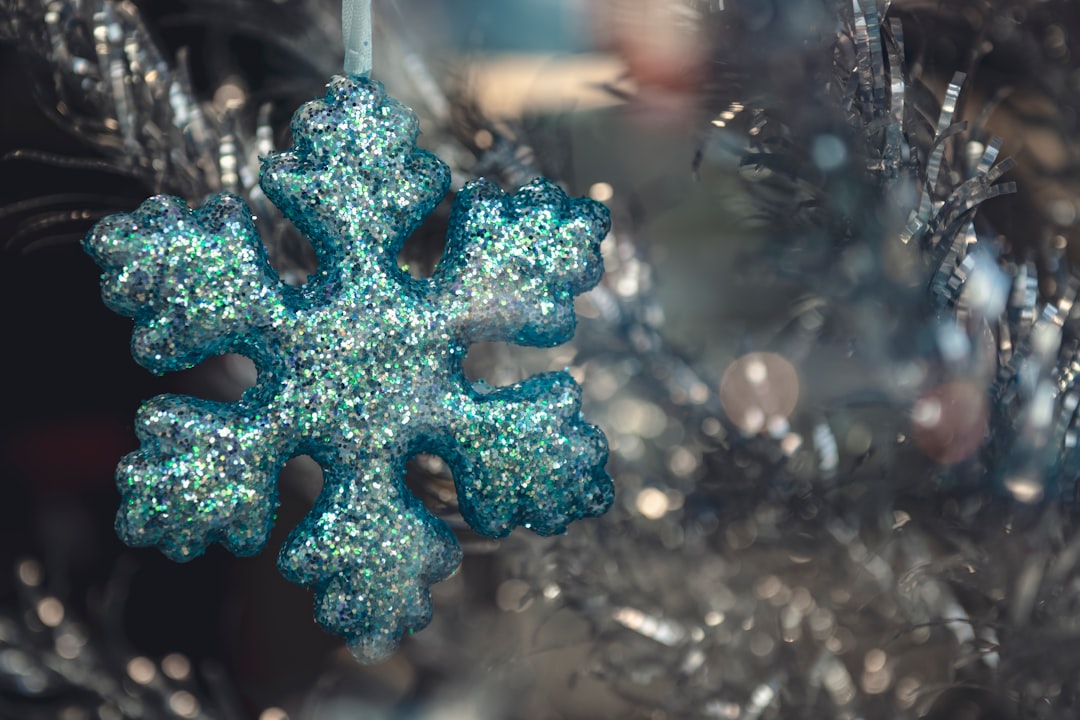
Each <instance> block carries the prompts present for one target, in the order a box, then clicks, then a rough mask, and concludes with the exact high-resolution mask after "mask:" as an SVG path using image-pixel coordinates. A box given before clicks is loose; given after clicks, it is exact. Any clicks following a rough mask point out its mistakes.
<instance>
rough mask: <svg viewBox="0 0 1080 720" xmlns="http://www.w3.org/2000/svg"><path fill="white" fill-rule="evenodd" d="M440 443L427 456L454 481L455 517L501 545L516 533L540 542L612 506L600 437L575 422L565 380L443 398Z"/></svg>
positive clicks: (573, 393)
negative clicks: (441, 463)
mask: <svg viewBox="0 0 1080 720" xmlns="http://www.w3.org/2000/svg"><path fill="white" fill-rule="evenodd" d="M444 416H445V417H446V418H448V420H447V427H446V429H445V431H446V435H443V436H441V437H447V436H449V437H452V438H453V441H452V442H450V443H447V442H445V441H443V442H438V443H436V444H435V445H434V447H433V448H432V451H433V452H436V453H438V454H440V455H442V456H443V457H444V458H445V459H446V461H447V462H448V464H449V465H450V468H451V470H452V472H453V474H454V481H455V484H456V486H457V493H458V503H459V505H460V507H461V514H462V517H464V518H465V521H466V522H467V523H468V524H469V526H470V527H472V528H473V529H474V530H476V531H477V532H479V533H481V534H482V535H487V536H489V537H503V536H505V535H508V534H509V533H510V531H511V530H512V529H513V528H515V527H517V526H519V525H522V526H524V527H527V528H530V529H532V530H534V531H535V532H537V533H539V534H541V535H553V534H556V533H561V532H564V531H565V530H566V526H567V525H569V524H570V522H571V521H572V520H576V519H579V518H583V517H594V516H597V515H600V514H602V513H603V512H604V511H606V510H607V508H608V507H609V506H610V505H611V501H612V499H613V490H612V485H611V478H610V477H609V476H608V474H607V472H606V471H605V470H604V464H605V463H606V462H607V457H608V448H607V441H606V439H605V438H604V435H603V433H601V432H600V430H599V429H597V428H596V427H594V426H592V425H589V424H587V423H585V421H584V419H583V418H582V415H581V388H580V387H579V386H578V384H577V383H576V382H574V380H573V378H571V377H570V375H569V374H567V373H564V372H558V373H546V374H544V375H537V376H534V377H531V378H529V379H527V380H525V381H523V382H520V383H518V384H516V385H512V386H510V387H505V388H499V389H497V390H492V391H490V392H486V393H480V392H475V391H474V392H471V393H469V395H468V396H466V398H464V399H463V398H461V397H457V396H453V395H447V396H446V397H445V407H444Z"/></svg>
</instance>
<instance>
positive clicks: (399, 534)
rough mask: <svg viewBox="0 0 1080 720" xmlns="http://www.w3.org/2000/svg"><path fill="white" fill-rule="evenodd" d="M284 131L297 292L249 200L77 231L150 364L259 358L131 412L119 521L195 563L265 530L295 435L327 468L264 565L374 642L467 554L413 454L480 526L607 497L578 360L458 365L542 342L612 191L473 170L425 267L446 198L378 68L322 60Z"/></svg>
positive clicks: (387, 645) (273, 168)
mask: <svg viewBox="0 0 1080 720" xmlns="http://www.w3.org/2000/svg"><path fill="white" fill-rule="evenodd" d="M292 133H293V139H294V146H293V148H292V149H291V150H289V151H287V152H282V153H278V154H273V155H271V156H270V157H268V158H267V159H266V160H265V161H264V163H263V167H262V187H263V190H264V191H265V192H266V195H267V196H268V197H269V198H270V199H271V200H272V201H273V202H274V204H275V205H277V206H278V207H279V208H280V209H281V210H282V211H283V213H284V214H285V216H286V217H287V218H289V219H290V220H292V221H293V222H294V223H295V224H296V225H297V227H298V228H299V229H300V230H301V232H303V233H304V234H305V235H306V236H307V237H308V238H309V239H310V240H311V242H312V245H313V246H314V248H315V251H316V254H317V256H318V259H319V271H318V273H317V274H316V275H313V276H312V277H311V278H309V282H308V283H307V284H306V285H304V286H302V287H300V288H293V287H289V286H287V285H285V284H284V283H282V282H281V280H280V279H279V278H278V277H277V275H276V274H275V273H274V271H273V270H272V269H271V267H270V265H269V262H268V260H267V257H266V253H265V250H264V248H263V245H262V243H261V242H260V240H259V237H258V233H257V232H256V230H255V226H254V224H253V219H252V217H251V212H250V210H249V209H248V207H247V205H246V204H245V203H244V202H243V201H242V200H241V199H239V198H237V197H235V196H231V195H228V194H222V195H216V196H214V197H212V198H210V199H209V200H208V201H207V203H206V204H205V205H204V206H203V207H201V208H200V209H198V210H196V211H192V210H190V209H189V208H188V207H187V205H186V204H185V203H184V202H183V201H182V200H179V199H176V198H170V197H163V196H159V197H154V198H151V199H149V200H147V201H146V202H145V203H143V205H142V206H141V207H140V208H139V209H138V210H137V211H135V212H134V213H132V214H129V215H115V216H112V217H110V218H107V219H106V220H103V221H102V222H100V223H99V224H98V225H97V226H96V227H95V228H94V229H93V231H92V232H91V233H90V235H89V236H88V237H87V239H86V242H85V246H86V249H87V251H88V252H89V253H90V254H91V255H92V256H93V257H94V259H95V260H96V261H97V262H98V264H99V265H101V266H102V268H103V269H104V270H105V272H104V274H103V276H102V295H103V297H104V300H105V302H106V304H107V305H108V306H109V307H110V308H111V309H113V310H115V311H116V312H118V313H121V314H123V315H126V316H129V317H133V318H134V319H135V329H134V333H133V338H132V352H133V354H134V356H135V359H136V360H137V361H138V362H139V363H140V364H142V365H143V366H144V367H146V368H148V369H149V370H151V371H152V372H155V373H164V372H167V371H173V370H180V369H183V368H188V367H191V366H192V365H194V364H196V363H198V362H200V361H202V360H204V359H205V358H207V357H210V356H214V355H219V354H222V353H226V352H237V353H241V354H244V355H247V356H249V357H251V358H252V359H253V360H254V361H255V363H256V365H257V366H258V368H259V378H258V382H257V383H256V385H255V386H254V387H252V388H251V389H249V390H248V391H247V392H245V394H244V396H243V398H242V399H241V400H240V401H239V402H236V403H218V402H211V401H207V400H203V399H198V398H192V397H185V396H177V395H164V396H159V397H156V398H153V399H152V400H150V401H149V402H147V403H146V404H145V405H144V406H143V408H142V409H141V410H140V412H139V414H138V417H137V420H136V431H137V434H138V436H139V439H140V440H141V443H142V444H141V447H140V449H139V450H138V451H136V452H135V453H133V454H131V455H129V456H127V457H126V458H124V459H123V460H122V461H121V463H120V466H119V468H118V470H117V481H118V485H119V488H120V491H121V494H122V495H123V504H122V506H121V508H120V511H119V514H118V516H117V524H116V527H117V532H118V533H119V535H120V537H121V538H122V539H123V540H124V541H125V542H127V543H128V544H131V545H135V546H156V547H158V548H160V549H161V551H162V552H164V553H165V554H166V555H167V556H169V557H170V558H173V559H176V560H187V559H190V558H193V557H195V556H197V555H199V554H201V553H202V552H203V551H204V550H205V549H206V547H207V545H208V544H209V543H212V542H220V543H222V544H223V545H224V546H225V547H226V548H228V549H229V550H230V551H232V552H233V553H236V554H237V555H250V554H253V553H257V552H258V551H260V550H261V549H262V547H263V545H264V544H265V543H266V540H267V537H268V534H269V531H270V527H271V525H272V523H273V521H274V511H275V508H276V506H277V503H278V499H277V487H276V480H277V476H278V473H279V471H280V470H281V468H282V466H283V465H284V464H285V462H286V461H287V460H288V459H289V458H291V457H293V456H295V455H298V454H308V455H310V456H311V457H313V458H314V459H315V460H316V461H317V462H318V463H319V464H320V465H321V466H322V468H323V472H324V478H325V479H324V486H323V490H322V494H321V495H320V496H319V498H318V500H317V502H316V503H315V506H314V507H313V508H312V510H311V512H310V513H309V514H308V515H307V516H306V517H305V518H304V519H303V521H301V523H300V524H299V525H298V526H297V527H296V528H295V529H294V530H293V532H292V534H291V535H290V536H289V538H288V540H287V541H286V543H285V545H284V546H283V547H282V549H281V554H280V557H279V560H278V565H279V567H280V569H281V571H282V573H283V574H284V575H285V576H286V577H288V578H289V579H290V580H293V581H294V582H297V583H300V584H302V585H305V586H309V587H312V588H313V589H314V590H315V593H316V601H315V605H316V617H317V619H318V621H319V623H320V624H322V625H323V626H324V627H325V628H327V629H328V630H330V631H332V632H335V633H338V634H340V635H341V636H343V637H344V638H345V639H346V641H347V642H348V643H349V645H350V647H351V649H352V650H353V652H354V654H355V655H356V656H357V657H358V658H360V659H361V660H365V661H377V660H380V659H382V658H385V657H386V656H387V655H388V654H389V653H390V652H392V651H393V650H394V648H395V647H396V646H397V643H398V640H399V638H400V637H401V635H402V634H403V633H404V632H406V631H412V630H416V629H419V628H422V627H423V626H424V625H426V624H427V622H428V620H429V619H430V615H431V606H430V598H429V594H428V586H429V585H430V584H431V583H434V582H437V581H438V580H441V579H443V578H445V577H446V576H448V575H449V574H450V573H451V572H453V570H454V569H455V568H456V566H457V564H458V562H459V560H460V554H461V553H460V550H459V547H458V544H457V542H456V540H455V538H454V536H453V534H452V533H451V532H450V529H449V528H448V527H447V526H446V525H445V524H444V523H443V522H442V521H441V520H439V519H437V518H435V517H433V516H432V515H431V514H430V513H428V511H427V510H426V509H425V508H424V507H423V505H422V504H421V502H420V501H419V500H418V499H417V498H416V497H414V496H413V495H412V494H411V493H410V492H409V490H408V489H407V488H406V486H405V484H404V469H405V463H406V461H407V460H408V459H409V458H410V457H411V456H413V455H415V454H417V453H421V452H424V453H431V454H434V455H438V456H440V457H442V458H443V459H444V460H446V462H447V464H448V465H449V466H450V468H451V469H452V471H453V473H454V479H455V482H456V486H457V491H458V497H459V503H460V507H461V513H462V515H463V517H464V519H465V520H466V522H468V524H469V525H470V526H471V527H472V528H473V529H475V530H476V531H477V532H479V533H482V534H484V535H488V536H494V537H499V536H504V535H506V534H507V533H509V532H510V530H511V529H512V528H513V527H515V526H516V525H524V526H525V527H529V528H532V529H533V530H535V531H536V532H538V533H541V534H551V533H559V532H562V531H563V530H564V529H565V528H566V526H567V524H568V523H569V522H570V521H572V520H574V519H578V518H581V517H585V516H595V515H598V514H601V513H602V512H604V511H605V510H606V509H607V507H608V506H609V505H610V504H611V501H612V486H611V481H610V478H609V477H608V475H607V473H606V472H605V470H604V464H605V461H606V459H607V443H606V440H605V438H604V436H603V434H602V433H601V432H600V431H599V430H598V429H597V428H595V427H593V426H591V425H588V424H586V423H585V422H584V420H583V418H582V416H581V412H580V392H581V391H580V388H579V387H578V385H577V384H576V383H575V382H574V381H573V380H572V379H571V377H570V376H569V374H567V373H562V372H556V373H547V374H543V375H539V376H534V377H532V378H529V379H527V380H525V381H524V382H521V383H519V384H517V385H513V386H510V387H506V388H494V389H493V388H490V387H488V386H486V385H484V384H477V385H473V384H471V383H470V382H469V381H468V380H467V378H466V377H465V375H464V372H463V371H462V368H461V363H462V360H463V358H464V357H465V353H466V350H467V347H468V345H469V344H470V343H472V342H476V341H510V342H514V343H517V344H522V345H536V346H552V345H556V344H559V343H561V342H565V341H566V340H568V339H569V338H570V337H571V336H572V335H573V331H574V326H575V315H574V308H573V299H574V296H575V295H576V294H579V293H581V292H583V291H585V290H587V289H588V288H590V287H592V286H594V285H595V284H596V283H597V282H598V281H599V279H600V276H601V274H602V272H603V263H602V260H601V257H600V241H601V240H602V239H603V237H604V236H605V235H606V233H607V232H608V229H609V225H610V221H609V216H608V213H607V210H606V209H605V208H604V207H603V206H601V205H600V204H598V203H596V202H593V201H591V200H588V199H577V200H569V199H568V198H567V197H566V196H565V194H564V193H563V192H562V191H561V190H560V189H559V188H557V187H556V186H555V185H554V184H552V183H551V182H549V181H547V180H543V179H540V180H536V181H533V182H531V183H529V184H527V185H525V186H524V187H523V188H521V189H520V190H519V191H518V192H517V193H515V194H513V195H508V194H506V193H504V192H503V191H502V190H500V189H499V188H498V187H496V186H494V185H493V184H491V183H488V182H485V181H483V180H479V181H476V182H473V183H470V184H469V185H467V186H466V187H465V188H464V189H463V190H462V191H461V192H460V193H459V194H458V196H457V198H456V200H455V204H454V208H453V212H452V217H451V222H450V229H449V234H448V242H447V248H446V251H445V254H444V257H443V259H442V261H441V262H440V264H439V266H438V268H437V269H436V272H435V274H434V275H433V276H432V277H431V278H425V279H414V278H411V277H410V276H409V275H407V274H406V273H405V272H404V271H403V270H401V269H400V268H399V267H398V266H397V262H396V259H397V255H398V252H399V250H400V249H401V246H402V243H403V242H404V240H405V238H406V237H407V236H408V235H409V234H410V232H412V231H413V230H414V229H415V228H416V227H417V225H419V224H420V222H421V221H422V220H423V219H424V218H425V217H426V216H427V215H428V213H430V212H431V211H432V209H433V208H434V207H435V206H436V204H437V203H438V202H439V201H440V199H441V198H442V197H443V195H444V194H445V193H446V190H447V188H448V185H449V181H450V173H449V170H448V169H447V168H446V166H445V165H444V164H443V163H442V162H441V161H440V160H439V159H438V158H436V157H435V156H433V155H432V154H430V153H428V152H425V151H423V150H419V149H417V148H416V145H415V140H416V136H417V133H418V127H417V121H416V118H415V116H414V115H413V114H412V112H411V111H410V110H409V109H408V108H406V107H405V106H403V105H401V104H400V103H398V102H396V101H394V100H392V99H390V98H387V97H385V95H384V91H383V89H382V86H381V85H380V84H379V83H377V82H372V81H370V80H367V79H365V78H362V77H359V76H352V77H336V78H334V79H333V80H332V82H331V83H330V85H329V89H328V92H327V95H326V98H325V99H324V100H317V101H313V102H310V103H308V104H306V105H304V106H303V107H302V108H301V109H300V110H299V111H298V112H297V113H296V115H295V117H294V118H293V123H292Z"/></svg>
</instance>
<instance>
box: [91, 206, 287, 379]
mask: <svg viewBox="0 0 1080 720" xmlns="http://www.w3.org/2000/svg"><path fill="white" fill-rule="evenodd" d="M85 247H86V249H87V251H88V252H89V253H90V255H91V256H93V258H94V259H95V260H96V261H97V263H98V264H99V265H101V267H102V268H103V269H104V270H105V273H104V274H103V275H102V281H101V285H102V297H103V299H104V300H105V304H106V305H108V306H109V308H111V309H112V310H114V311H115V312H117V313H120V314H121V315H126V316H128V317H131V318H134V319H135V329H134V331H133V333H132V342H131V348H132V354H133V355H134V356H135V360H136V361H138V363H139V364H140V365H142V366H143V367H145V368H147V369H148V370H150V371H151V372H154V373H158V374H160V373H164V372H168V371H172V370H183V369H185V368H189V367H192V366H193V365H195V364H196V363H198V362H200V361H202V360H204V359H205V358H207V357H210V356H213V355H220V354H222V353H225V352H229V351H242V352H244V353H245V354H250V355H252V356H253V357H254V358H255V359H257V360H265V361H269V360H270V357H269V353H268V352H267V347H266V345H265V342H264V336H263V329H264V328H266V327H268V326H269V325H271V324H272V323H273V322H274V321H275V319H277V318H280V317H282V316H284V315H286V314H287V309H286V307H285V305H284V302H283V299H282V298H283V288H282V286H281V283H280V282H279V280H278V279H277V276H276V275H275V273H274V271H273V270H272V269H271V268H270V265H269V262H268V261H267V258H266V251H265V249H264V248H263V245H262V242H261V241H260V240H259V236H258V233H257V232H256V230H255V226H254V224H253V223H252V219H251V212H250V211H249V210H248V208H247V205H245V204H244V201H243V200H241V199H240V198H238V197H235V196H232V195H216V196H214V197H213V198H211V199H210V200H209V201H208V202H207V203H206V205H204V206H203V207H202V208H200V209H199V210H197V211H192V210H191V209H190V208H188V206H187V204H186V203H184V201H183V200H180V199H178V198H172V197H165V196H157V197H153V198H150V199H149V200H147V201H146V202H144V203H143V204H142V205H141V206H139V208H138V209H137V210H136V211H135V212H133V213H131V214H121V215H113V216H111V217H109V218H107V219H105V220H103V221H101V222H100V223H98V224H97V225H96V226H95V227H94V229H93V230H92V231H91V233H90V235H89V236H88V237H87V239H86V242H85ZM193 272H198V273H200V274H201V275H202V276H203V277H202V278H200V279H199V282H193V278H192V277H191V275H192V273H193Z"/></svg>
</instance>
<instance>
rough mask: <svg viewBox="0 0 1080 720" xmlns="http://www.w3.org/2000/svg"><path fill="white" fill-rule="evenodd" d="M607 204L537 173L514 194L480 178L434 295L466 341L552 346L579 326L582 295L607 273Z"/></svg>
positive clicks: (461, 196) (461, 213) (454, 224)
mask: <svg viewBox="0 0 1080 720" xmlns="http://www.w3.org/2000/svg"><path fill="white" fill-rule="evenodd" d="M610 227H611V219H610V216H609V214H608V211H607V208H605V207H604V206H603V205H601V204H600V203H597V202H594V201H592V200H588V199H585V198H579V199H576V200H570V199H569V198H567V197H566V195H565V194H564V193H563V191H562V190H560V189H559V188H558V187H557V186H556V185H555V184H554V183H552V182H551V181H550V180H546V179H544V178H539V179H537V180H534V181H532V182H531V183H529V184H527V185H525V186H524V187H522V188H521V189H520V190H518V191H517V192H516V193H514V194H513V195H509V194H507V193H504V192H503V191H502V190H500V189H499V188H498V187H497V186H496V185H494V184H492V183H490V182H488V181H486V180H477V181H474V182H472V183H470V184H469V185H467V186H466V187H465V188H463V189H462V190H461V192H459V193H458V196H457V198H456V200H455V202H454V210H453V214H452V216H451V219H450V230H449V235H448V238H447V246H446V252H445V254H444V256H443V258H444V259H443V261H442V262H441V263H440V264H439V267H438V268H437V269H436V271H435V275H434V277H433V278H432V281H433V285H434V291H433V294H434V296H435V298H436V300H435V302H436V304H438V305H439V306H441V307H444V308H446V311H447V313H448V314H449V316H450V325H451V327H453V328H454V329H455V331H456V333H455V334H456V335H457V336H458V337H459V338H461V340H462V341H464V342H466V343H471V342H478V341H485V340H505V341H509V342H513V343H517V344H519V345H535V346H541V347H546V346H552V345H558V344H559V343H562V342H566V341H567V340H569V339H570V338H571V337H572V336H573V334H574V325H575V315H574V296H575V295H578V294H580V293H582V292H584V291H585V290H588V289H589V288H591V287H592V286H594V285H595V284H596V283H597V282H598V281H599V280H600V275H601V274H602V273H603V267H604V266H603V262H602V261H601V259H600V242H601V241H602V240H603V239H604V237H605V236H606V235H607V233H608V230H609V229H610Z"/></svg>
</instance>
